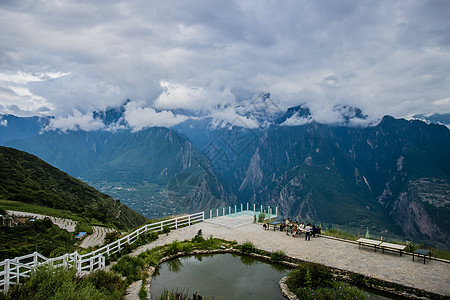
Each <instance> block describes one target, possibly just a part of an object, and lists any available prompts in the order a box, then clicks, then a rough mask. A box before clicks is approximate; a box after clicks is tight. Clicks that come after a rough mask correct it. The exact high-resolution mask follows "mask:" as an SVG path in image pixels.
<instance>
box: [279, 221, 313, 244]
mask: <svg viewBox="0 0 450 300" xmlns="http://www.w3.org/2000/svg"><path fill="white" fill-rule="evenodd" d="M280 231H285V232H286V234H287V235H289V234H290V233H291V234H292V236H293V237H295V236H296V235H297V234H300V233H302V232H304V233H305V241H310V240H311V235H312V236H313V237H316V234H320V231H321V228H320V226H319V227H316V226H315V225H312V226H311V223H308V224H306V225H305V223H304V222H301V223H299V222H298V221H294V222H293V221H291V219H290V218H288V219H283V221H282V222H281V224H280Z"/></svg>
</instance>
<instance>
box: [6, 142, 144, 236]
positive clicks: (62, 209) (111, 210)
mask: <svg viewBox="0 0 450 300" xmlns="http://www.w3.org/2000/svg"><path fill="white" fill-rule="evenodd" d="M5 200H8V201H5ZM14 202H16V203H17V204H15V205H14V204H13V203H14ZM19 203H21V204H19ZM39 206H41V207H45V209H44V208H42V209H43V211H42V212H44V213H46V214H52V215H55V216H60V217H68V216H71V217H72V218H74V219H78V220H80V219H84V220H86V221H88V222H90V223H97V224H98V223H100V224H101V223H103V224H107V223H113V224H115V225H116V226H118V227H119V228H130V227H136V226H139V225H142V224H144V223H145V222H146V218H145V217H143V216H142V215H140V214H138V213H136V212H134V211H132V210H131V209H129V208H128V207H126V206H125V205H123V204H121V203H120V202H117V201H115V200H114V199H113V198H112V197H110V196H107V195H105V194H102V193H100V192H99V191H97V190H95V189H94V188H92V187H90V186H88V185H87V184H85V183H83V182H81V181H80V180H78V179H75V178H73V177H71V176H69V175H67V174H66V173H64V172H61V171H60V170H58V169H56V168H54V167H52V166H51V165H49V164H47V163H45V162H44V161H42V160H40V159H39V158H37V157H35V156H33V155H30V154H28V153H26V152H22V151H18V150H15V149H12V148H7V147H0V207H1V208H3V209H15V207H17V208H20V210H26V211H29V212H36V213H38V212H41V210H40V209H38V207H39ZM67 211H69V212H70V213H69V214H68V215H67V214H66V212H67Z"/></svg>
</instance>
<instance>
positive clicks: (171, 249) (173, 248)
mask: <svg viewBox="0 0 450 300" xmlns="http://www.w3.org/2000/svg"><path fill="white" fill-rule="evenodd" d="M181 250H182V245H181V242H180V241H177V240H175V241H173V242H172V243H170V244H168V245H167V248H166V254H168V255H174V254H175V253H178V252H180V251H181Z"/></svg>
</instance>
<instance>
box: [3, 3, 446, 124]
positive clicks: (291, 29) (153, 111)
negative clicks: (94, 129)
mask: <svg viewBox="0 0 450 300" xmlns="http://www.w3.org/2000/svg"><path fill="white" fill-rule="evenodd" d="M262 91H264V92H270V93H271V99H272V100H273V101H274V103H276V105H277V106H278V107H279V108H280V109H282V110H284V109H286V108H288V107H290V106H294V105H299V104H308V105H309V106H310V108H311V111H312V113H313V114H316V115H318V116H319V115H321V116H322V119H326V118H333V115H332V114H330V113H329V112H331V110H332V108H333V107H334V106H335V105H337V104H341V105H350V106H357V107H359V108H361V109H362V111H363V113H365V114H367V115H369V116H370V118H372V119H376V118H380V117H381V116H383V115H386V114H389V115H392V116H394V117H406V118H408V117H411V116H412V115H413V114H416V113H425V114H431V113H436V112H440V113H450V1H448V0H442V1H419V0H405V1H392V0H387V1H364V0H358V1H356V0H352V1H345V0H339V1H336V0H330V1H320V0H311V1H304V0H293V1H290V0H282V1H280V0H277V1H275V0H274V1H264V0H250V1H249V0H239V1H233V0H224V1H213V0H208V1H195V0H190V1H185V0H174V1H167V0H163V1H158V0H152V1H144V0H141V1H139V0H127V1H113V0H104V1H99V0H96V1H83V0H73V1H68V0H45V1H44V0H42V1H32V0H21V1H15V0H2V1H0V113H2V114H6V113H12V114H16V115H22V116H25V115H40V114H44V115H53V116H57V117H66V119H67V118H72V119H76V118H83V117H84V116H85V114H86V113H88V112H89V111H91V110H94V109H104V108H105V107H107V106H117V105H120V104H121V103H123V102H124V100H126V99H131V100H132V102H131V103H129V105H128V106H127V115H128V116H129V117H130V118H135V120H136V122H141V120H144V123H143V125H142V124H141V125H137V126H145V125H146V124H147V123H145V120H151V121H150V125H149V126H155V125H158V124H163V125H165V126H172V125H174V124H177V123H179V122H182V121H184V120H185V119H186V116H184V115H181V114H179V110H178V113H177V111H176V109H178V108H182V109H184V110H187V111H190V112H191V113H199V112H200V113H202V114H211V115H213V114H216V115H217V114H218V110H221V111H222V113H223V111H224V110H223V107H228V108H226V109H228V110H229V107H230V106H231V105H236V104H239V103H241V102H242V101H244V100H249V99H252V98H254V97H255V95H257V94H259V93H260V92H262ZM161 122H162V123H161ZM97 125H98V124H97ZM147 125H148V124H147Z"/></svg>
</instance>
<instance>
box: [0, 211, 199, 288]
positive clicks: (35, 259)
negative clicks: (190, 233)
mask: <svg viewBox="0 0 450 300" xmlns="http://www.w3.org/2000/svg"><path fill="white" fill-rule="evenodd" d="M204 219H205V214H204V212H199V213H195V214H192V215H186V216H181V217H177V218H173V219H169V220H164V221H161V222H158V223H153V224H147V225H144V226H142V227H141V228H139V229H137V230H135V231H133V232H132V233H130V234H128V235H127V236H124V237H122V238H120V239H118V240H117V241H114V242H112V243H110V244H108V245H106V246H103V247H101V248H99V249H97V250H94V251H92V252H89V253H86V254H83V255H79V254H78V252H77V251H75V252H73V253H70V254H69V253H67V254H64V255H62V256H59V257H55V258H47V257H45V256H43V255H41V254H39V253H38V252H34V253H32V254H28V255H24V256H19V257H16V258H14V259H6V260H4V261H2V262H0V290H3V291H5V292H6V291H8V288H9V286H10V285H11V284H18V283H20V279H21V278H24V277H29V276H30V273H31V272H32V271H33V269H34V268H36V267H37V266H40V265H44V264H50V265H51V266H54V267H59V266H61V267H62V266H63V267H68V266H73V267H75V268H76V269H77V271H78V274H80V275H82V274H87V273H89V272H92V271H95V270H99V269H103V268H104V267H105V257H106V256H110V255H112V254H114V253H117V252H119V251H120V250H121V249H122V248H123V247H124V246H125V245H127V244H128V245H131V244H133V243H134V242H135V241H136V240H137V238H138V237H139V236H140V235H141V234H144V233H146V232H149V231H155V232H159V231H163V230H164V228H165V227H169V228H170V229H177V228H179V227H185V226H190V225H193V224H196V223H199V222H202V221H203V220H204Z"/></svg>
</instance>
